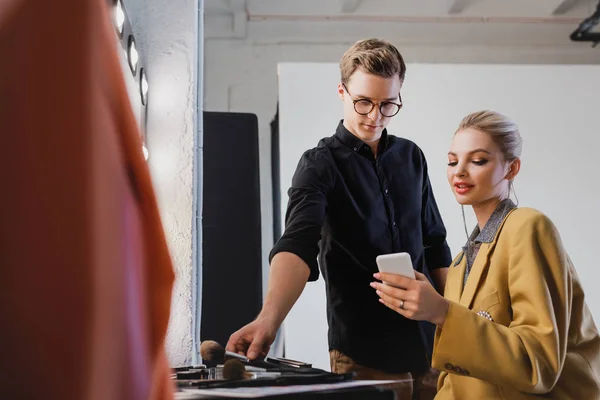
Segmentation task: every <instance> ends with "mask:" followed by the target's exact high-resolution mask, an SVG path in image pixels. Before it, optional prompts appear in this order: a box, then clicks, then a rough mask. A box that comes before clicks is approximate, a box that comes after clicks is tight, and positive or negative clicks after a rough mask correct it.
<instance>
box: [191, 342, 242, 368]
mask: <svg viewBox="0 0 600 400" xmlns="http://www.w3.org/2000/svg"><path fill="white" fill-rule="evenodd" d="M200 355H201V356H202V360H205V361H208V362H214V363H219V364H220V363H223V362H225V360H226V359H230V358H236V359H238V360H241V361H246V362H248V361H249V360H248V358H247V357H246V356H243V355H241V354H237V353H233V352H231V351H226V350H225V348H224V347H223V346H221V345H220V344H219V343H217V342H215V341H214V340H205V341H203V342H202V344H201V345H200Z"/></svg>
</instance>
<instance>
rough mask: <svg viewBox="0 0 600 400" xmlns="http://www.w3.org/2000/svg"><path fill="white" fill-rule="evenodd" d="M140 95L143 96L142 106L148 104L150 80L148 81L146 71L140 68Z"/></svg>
mask: <svg viewBox="0 0 600 400" xmlns="http://www.w3.org/2000/svg"><path fill="white" fill-rule="evenodd" d="M140 94H141V96H142V104H143V105H146V103H147V102H148V80H147V79H146V70H145V69H144V68H140Z"/></svg>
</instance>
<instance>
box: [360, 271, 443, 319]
mask: <svg viewBox="0 0 600 400" xmlns="http://www.w3.org/2000/svg"><path fill="white" fill-rule="evenodd" d="M415 275H416V277H417V279H410V278H406V277H404V276H400V275H396V274H387V273H377V274H375V275H373V276H374V277H375V279H379V280H381V281H384V282H387V283H388V285H384V284H383V283H379V282H371V287H373V288H374V289H376V290H377V295H378V296H379V297H380V299H379V301H380V302H381V303H383V304H384V305H385V306H387V307H388V308H390V309H392V310H394V311H396V312H397V313H398V314H400V315H403V316H404V317H406V318H410V319H413V320H417V321H429V322H432V323H434V324H436V325H438V326H441V325H443V324H444V321H445V320H446V313H447V312H448V307H449V306H450V302H449V301H448V300H446V299H445V298H444V297H442V296H441V295H440V294H439V293H438V292H437V291H436V290H435V288H434V287H433V286H432V285H431V283H430V282H429V281H428V280H427V278H426V277H425V275H423V274H421V273H420V272H417V271H415Z"/></svg>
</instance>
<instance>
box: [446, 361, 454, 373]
mask: <svg viewBox="0 0 600 400" xmlns="http://www.w3.org/2000/svg"><path fill="white" fill-rule="evenodd" d="M444 367H446V369H447V370H449V371H452V370H454V365H452V364H450V363H448V364H446V365H444Z"/></svg>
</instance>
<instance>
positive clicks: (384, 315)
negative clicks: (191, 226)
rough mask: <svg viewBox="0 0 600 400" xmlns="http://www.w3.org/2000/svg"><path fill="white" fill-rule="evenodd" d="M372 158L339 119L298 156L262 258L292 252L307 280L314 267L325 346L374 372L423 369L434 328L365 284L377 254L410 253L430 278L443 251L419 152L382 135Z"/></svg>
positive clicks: (444, 258)
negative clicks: (281, 222)
mask: <svg viewBox="0 0 600 400" xmlns="http://www.w3.org/2000/svg"><path fill="white" fill-rule="evenodd" d="M377 154H378V155H377V158H375V157H373V154H372V152H371V149H370V147H369V146H368V145H367V144H365V143H364V142H362V141H361V140H360V139H359V138H357V137H356V136H354V135H353V134H351V133H350V132H349V131H348V130H347V129H346V128H345V127H344V126H343V123H342V122H340V124H339V126H338V128H337V131H336V133H335V135H333V136H331V137H328V138H325V139H322V140H321V141H320V142H319V144H318V146H317V147H316V148H314V149H311V150H308V151H307V152H305V153H304V154H303V155H302V158H301V159H300V162H299V163H298V167H297V169H296V172H295V174H294V177H293V179H292V185H291V188H290V189H289V191H288V195H289V203H288V208H287V212H286V218H285V223H286V226H285V231H284V233H283V236H282V237H281V238H280V239H279V240H278V241H277V243H276V244H275V246H274V248H273V250H272V251H271V254H270V259H272V258H273V256H274V255H275V254H277V253H279V252H282V251H286V252H291V253H294V254H296V255H298V256H299V257H300V258H302V259H303V260H304V261H305V262H306V264H308V266H309V268H310V278H309V280H316V279H317V278H318V277H319V268H318V265H320V267H321V272H322V273H323V278H324V279H325V282H326V288H327V319H328V323H329V335H328V336H329V347H330V349H336V350H339V351H341V352H342V353H344V354H346V355H347V356H349V357H351V358H352V359H354V361H356V362H357V363H359V364H361V365H365V366H368V367H371V368H376V369H379V370H382V371H388V372H421V371H424V370H426V369H427V368H428V367H429V360H430V358H431V351H432V348H431V347H432V343H433V333H434V330H435V328H434V326H433V325H432V324H430V323H427V322H421V323H419V322H416V321H412V320H409V319H406V318H404V317H402V316H401V315H399V314H398V313H396V312H394V311H391V310H390V309H388V308H387V307H385V306H384V305H382V304H381V303H379V302H378V296H377V294H376V293H375V291H374V290H373V289H372V288H371V287H370V286H369V283H370V282H372V281H373V273H375V272H377V271H378V269H377V265H376V263H375V258H376V257H377V256H378V255H380V254H387V253H395V252H401V251H403V252H408V253H409V254H410V256H411V258H412V261H413V266H414V268H415V269H416V270H417V271H420V272H422V273H424V274H425V275H426V276H428V277H430V274H429V270H431V269H435V268H440V267H447V266H448V265H449V264H450V262H451V257H450V249H449V248H448V245H447V243H446V230H445V227H444V224H443V222H442V219H441V217H440V214H439V211H438V208H437V205H436V203H435V199H434V196H433V191H432V189H431V184H430V182H429V177H428V175H427V164H426V161H425V157H424V156H423V153H422V152H421V150H420V149H419V147H418V146H417V145H416V144H414V143H413V142H411V141H409V140H406V139H402V138H398V137H395V136H391V135H388V134H387V131H386V130H384V131H383V134H382V137H381V140H380V142H379V148H378V152H377ZM317 255H318V264H317ZM430 280H431V278H430ZM307 329H309V327H307Z"/></svg>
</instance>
